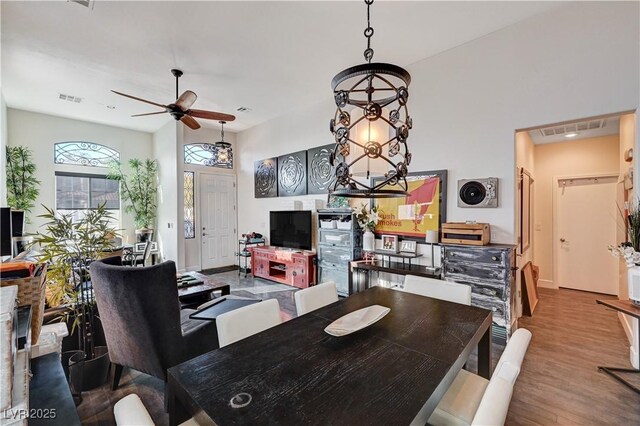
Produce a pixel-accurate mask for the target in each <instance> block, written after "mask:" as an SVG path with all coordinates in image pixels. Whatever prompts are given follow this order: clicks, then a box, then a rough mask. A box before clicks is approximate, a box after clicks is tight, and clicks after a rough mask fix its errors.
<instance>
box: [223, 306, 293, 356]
mask: <svg viewBox="0 0 640 426" xmlns="http://www.w3.org/2000/svg"><path fill="white" fill-rule="evenodd" d="M280 324H282V319H281V318H280V304H279V303H278V301H277V300H276V299H269V300H265V301H263V302H259V303H254V304H253V305H248V306H243V307H242V308H238V309H234V310H233V311H229V312H225V313H224V314H220V315H218V317H217V318H216V327H217V328H218V342H219V343H220V347H221V348H222V347H223V346H227V345H230V344H232V343H234V342H237V341H238V340H242V339H244V338H245V337H249V336H252V335H254V334H256V333H260V332H261V331H264V330H266V329H268V328H271V327H275V326H276V325H280Z"/></svg>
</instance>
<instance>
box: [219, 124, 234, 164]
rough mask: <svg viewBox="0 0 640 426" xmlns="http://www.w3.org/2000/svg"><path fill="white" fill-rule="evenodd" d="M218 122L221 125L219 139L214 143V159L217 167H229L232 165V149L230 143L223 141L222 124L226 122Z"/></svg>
mask: <svg viewBox="0 0 640 426" xmlns="http://www.w3.org/2000/svg"><path fill="white" fill-rule="evenodd" d="M218 123H220V126H221V128H220V141H219V142H216V143H215V144H214V147H215V153H214V159H215V161H216V165H217V166H218V167H228V168H231V167H232V165H233V151H232V149H231V144H230V143H229V142H225V141H224V125H225V124H227V122H226V121H219V122H218Z"/></svg>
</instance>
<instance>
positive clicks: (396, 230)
mask: <svg viewBox="0 0 640 426" xmlns="http://www.w3.org/2000/svg"><path fill="white" fill-rule="evenodd" d="M383 179H384V178H373V179H372V184H373V185H375V184H376V180H378V181H382V180H383ZM391 188H393V187H389V189H391ZM407 192H409V195H407V196H406V197H394V198H375V199H373V200H372V201H371V205H372V207H373V206H378V208H380V209H381V210H382V214H381V220H380V222H378V225H377V226H376V229H375V234H376V235H378V236H380V235H382V236H384V235H397V236H398V237H400V238H401V239H402V240H403V241H404V240H414V241H424V238H425V235H426V233H427V231H429V230H433V231H437V232H438V233H440V230H441V227H442V223H443V222H446V219H447V218H446V213H447V171H446V170H433V171H425V172H412V173H409V174H408V175H407Z"/></svg>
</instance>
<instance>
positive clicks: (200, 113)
mask: <svg viewBox="0 0 640 426" xmlns="http://www.w3.org/2000/svg"><path fill="white" fill-rule="evenodd" d="M187 114H189V115H190V116H192V117H197V118H204V119H207V120H218V121H233V120H235V119H236V117H235V116H234V115H231V114H225V113H222V112H215V111H205V110H203V109H190V110H189V111H187Z"/></svg>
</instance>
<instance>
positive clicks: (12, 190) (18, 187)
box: [6, 146, 40, 214]
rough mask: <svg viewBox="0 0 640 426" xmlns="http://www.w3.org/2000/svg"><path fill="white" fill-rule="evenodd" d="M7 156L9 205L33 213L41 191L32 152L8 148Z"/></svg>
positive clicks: (20, 147) (15, 147) (23, 148)
mask: <svg viewBox="0 0 640 426" xmlns="http://www.w3.org/2000/svg"><path fill="white" fill-rule="evenodd" d="M6 156H7V166H6V172H7V205H9V207H11V208H13V209H15V210H24V211H25V214H26V213H29V212H31V209H32V208H33V206H34V205H35V202H36V199H37V198H38V194H39V193H40V190H39V189H38V185H40V181H39V180H38V179H36V178H35V173H36V165H35V163H34V162H33V159H32V158H31V150H29V149H28V148H25V147H23V146H8V147H7V150H6Z"/></svg>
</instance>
